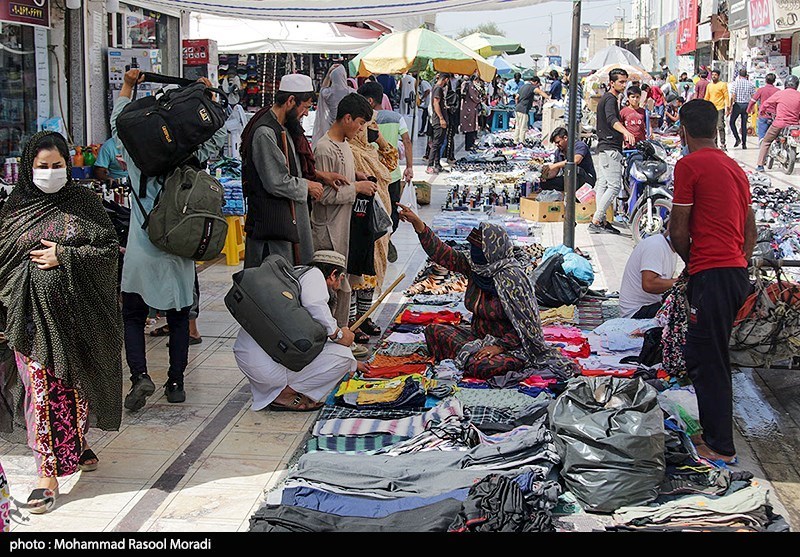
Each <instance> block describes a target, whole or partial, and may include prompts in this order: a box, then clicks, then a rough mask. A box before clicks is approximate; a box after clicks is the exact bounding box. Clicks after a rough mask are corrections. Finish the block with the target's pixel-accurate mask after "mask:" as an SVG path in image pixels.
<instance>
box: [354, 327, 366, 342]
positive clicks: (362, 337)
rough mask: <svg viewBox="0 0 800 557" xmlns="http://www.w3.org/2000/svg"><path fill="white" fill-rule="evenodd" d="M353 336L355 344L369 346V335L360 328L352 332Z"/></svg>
mask: <svg viewBox="0 0 800 557" xmlns="http://www.w3.org/2000/svg"><path fill="white" fill-rule="evenodd" d="M353 334H354V335H355V341H356V344H369V335H368V334H367V333H365V332H363V331H362V330H361V329H360V328H359V329H358V330H355V331H353Z"/></svg>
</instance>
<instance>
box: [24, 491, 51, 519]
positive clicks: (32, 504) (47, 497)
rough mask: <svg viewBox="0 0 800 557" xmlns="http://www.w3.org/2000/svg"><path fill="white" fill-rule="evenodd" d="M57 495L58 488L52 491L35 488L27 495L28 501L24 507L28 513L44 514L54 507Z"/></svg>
mask: <svg viewBox="0 0 800 557" xmlns="http://www.w3.org/2000/svg"><path fill="white" fill-rule="evenodd" d="M58 495H59V493H58V488H55V490H52V489H48V488H46V487H37V488H36V489H34V490H33V491H31V494H30V495H28V501H27V502H26V504H25V505H24V507H25V508H27V509H28V512H29V513H32V514H44V513H46V512H47V511H50V510H52V509H53V507H55V506H56V498H57V497H58Z"/></svg>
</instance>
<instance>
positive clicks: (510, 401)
mask: <svg viewBox="0 0 800 557" xmlns="http://www.w3.org/2000/svg"><path fill="white" fill-rule="evenodd" d="M454 396H455V398H456V399H457V400H459V401H461V403H462V404H463V405H464V406H467V407H472V406H490V407H492V408H502V409H505V410H519V409H521V408H525V407H526V406H528V405H530V404H531V403H532V402H533V398H531V397H530V396H528V395H526V394H523V393H520V392H519V391H516V390H512V389H461V390H459V391H458V392H457V393H456V394H455V395H454Z"/></svg>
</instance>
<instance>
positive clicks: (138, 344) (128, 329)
mask: <svg viewBox="0 0 800 557" xmlns="http://www.w3.org/2000/svg"><path fill="white" fill-rule="evenodd" d="M143 78H144V75H143V74H142V73H141V72H140V70H138V69H132V70H129V71H128V72H127V73H126V74H125V78H124V83H123V86H122V90H121V91H120V95H119V98H118V99H117V101H116V102H115V104H114V111H113V113H112V114H111V131H112V135H113V136H114V138H115V139H118V134H117V118H118V117H119V115H120V114H121V113H122V111H123V109H124V108H125V107H126V106H127V105H128V104H129V103H130V102H131V96H132V94H133V88H134V86H135V85H136V84H137V83H140V82H141V81H142V80H143ZM198 81H199V82H201V83H203V84H205V85H206V86H207V87H211V82H210V81H209V80H208V79H206V78H200V79H199V80H198ZM226 138H227V132H226V131H225V128H224V127H222V128H220V129H218V130H217V131H216V133H215V134H214V135H213V137H212V138H211V139H209V140H208V141H206V142H205V143H204V144H202V145H201V146H200V147H199V148H198V149H197V151H196V152H195V156H196V157H197V159H198V160H199V161H200V162H201V163H202V162H204V161H206V160H207V159H209V158H210V157H211V156H212V155H214V154H215V153H217V152H219V150H220V149H221V148H222V146H223V145H224V144H225V140H226ZM120 143H121V142H120ZM118 146H119V147H120V148H121V152H122V157H123V159H124V160H125V162H126V164H127V167H128V175H129V177H130V180H131V184H133V185H134V187H133V191H132V192H131V196H138V197H139V202H140V203H141V205H140V203H131V224H130V231H129V233H128V244H127V246H126V251H125V262H124V265H123V268H122V285H121V290H122V318H123V321H124V325H125V355H126V358H127V362H128V367H129V368H130V371H131V383H132V385H131V390H130V392H129V393H128V395H127V396H126V397H125V408H127V409H128V410H139V409H140V408H142V407H143V406H144V405H145V401H146V399H147V397H148V396H150V395H151V394H153V392H155V385H154V384H153V381H152V379H151V378H150V376H149V375H148V373H147V358H146V356H145V338H144V328H145V322H146V320H147V315H148V312H149V310H150V308H151V307H152V308H156V309H158V310H161V311H164V312H166V315H167V324H168V327H169V372H168V378H167V382H166V384H165V385H164V387H165V389H164V391H165V394H166V396H167V400H168V401H169V402H183V401H185V400H186V392H185V391H184V386H183V373H184V371H185V370H186V365H187V362H188V359H189V309H190V307H191V305H192V298H193V295H194V273H195V270H194V269H195V267H194V261H193V260H192V259H189V258H186V257H180V256H178V255H173V254H171V253H167V252H166V251H163V250H161V249H159V248H157V247H156V246H155V245H154V244H153V243H152V242H151V241H150V238H149V236H148V232H147V231H146V230H145V229H143V228H142V224H143V222H144V219H145V216H144V212H148V213H149V212H150V211H152V209H153V205H154V203H155V200H156V197H157V196H158V194H159V192H160V191H161V187H162V186H161V184H160V183H159V181H158V180H159V178H157V177H147V178H146V179H145V181H144V184H145V188H144V192H145V193H146V195H145V196H144V197H142V196H139V193H140V189H139V185H140V183H141V182H140V179H141V176H142V172H141V170H140V169H139V168H138V167H137V166H136V164H135V163H134V161H133V159H132V158H131V156H130V155H129V153H128V151H127V150H126V149H125V147H124V145H120V144H119V143H118ZM178 162H180V161H176V165H177V163H178Z"/></svg>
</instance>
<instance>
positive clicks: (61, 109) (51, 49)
mask: <svg viewBox="0 0 800 557" xmlns="http://www.w3.org/2000/svg"><path fill="white" fill-rule="evenodd" d="M47 51H48V52H49V53H50V54H52V55H53V58H55V59H56V88H57V89H58V110H59V112H60V113H61V121H62V122H63V123H64V131H65V132H66V133H67V140H68V141H69V144H70V145H74V144H75V143H74V142H73V141H72V134H71V133H69V126H67V119H66V118H64V105H63V104H62V103H61V64H60V63H59V61H58V55H57V54H56V47H55V45H49V46H48V47H47Z"/></svg>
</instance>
